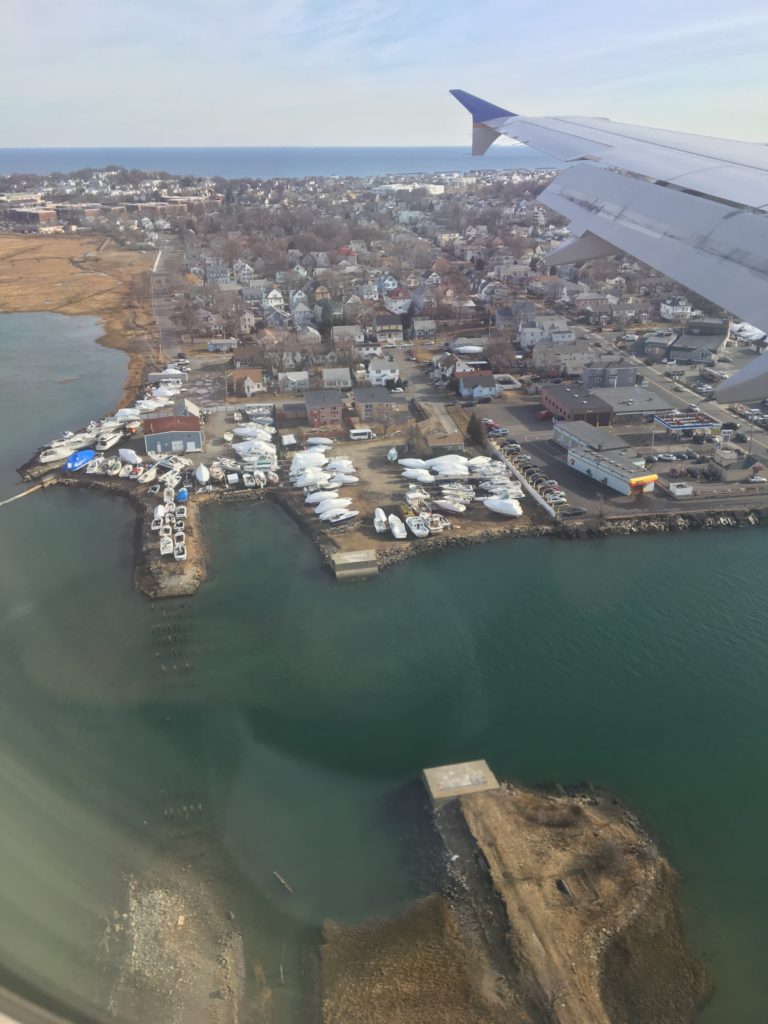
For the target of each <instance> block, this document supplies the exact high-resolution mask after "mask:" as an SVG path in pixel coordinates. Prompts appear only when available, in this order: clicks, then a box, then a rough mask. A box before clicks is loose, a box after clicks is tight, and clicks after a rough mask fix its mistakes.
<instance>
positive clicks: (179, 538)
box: [173, 530, 187, 544]
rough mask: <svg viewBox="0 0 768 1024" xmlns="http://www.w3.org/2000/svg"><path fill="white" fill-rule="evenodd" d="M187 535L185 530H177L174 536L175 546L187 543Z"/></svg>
mask: <svg viewBox="0 0 768 1024" xmlns="http://www.w3.org/2000/svg"><path fill="white" fill-rule="evenodd" d="M186 539H187V538H186V535H185V533H184V531H183V530H177V531H176V532H175V533H174V535H173V543H174V544H183V543H184V542H185V541H186Z"/></svg>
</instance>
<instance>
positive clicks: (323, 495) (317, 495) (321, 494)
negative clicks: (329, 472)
mask: <svg viewBox="0 0 768 1024" xmlns="http://www.w3.org/2000/svg"><path fill="white" fill-rule="evenodd" d="M338 496H339V492H338V491H311V492H310V493H309V494H308V495H307V496H306V498H305V499H304V504H305V505H319V504H320V502H321V501H327V500H328V498H338Z"/></svg>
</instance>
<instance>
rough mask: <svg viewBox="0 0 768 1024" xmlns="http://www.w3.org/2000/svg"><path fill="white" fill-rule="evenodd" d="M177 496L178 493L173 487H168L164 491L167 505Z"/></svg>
mask: <svg viewBox="0 0 768 1024" xmlns="http://www.w3.org/2000/svg"><path fill="white" fill-rule="evenodd" d="M175 497H176V494H175V492H174V490H173V488H172V487H166V488H165V490H164V491H163V501H164V502H165V503H166V505H167V504H168V503H169V502H173V499H174V498H175Z"/></svg>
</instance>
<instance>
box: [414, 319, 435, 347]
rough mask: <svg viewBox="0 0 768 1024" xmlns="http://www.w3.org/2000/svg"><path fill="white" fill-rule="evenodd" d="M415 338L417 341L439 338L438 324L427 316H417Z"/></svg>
mask: <svg viewBox="0 0 768 1024" xmlns="http://www.w3.org/2000/svg"><path fill="white" fill-rule="evenodd" d="M413 337H414V338H415V339H416V340H417V341H427V340H429V339H431V338H436V337H437V324H436V323H435V321H434V320H430V319H429V318H428V317H425V316H417V317H414V319H413Z"/></svg>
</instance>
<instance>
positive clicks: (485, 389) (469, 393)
mask: <svg viewBox="0 0 768 1024" xmlns="http://www.w3.org/2000/svg"><path fill="white" fill-rule="evenodd" d="M455 377H456V379H457V380H458V382H459V394H460V395H461V397H462V398H495V396H496V395H498V393H499V385H498V384H497V383H496V381H495V379H494V377H493V374H492V373H457V374H455Z"/></svg>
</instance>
